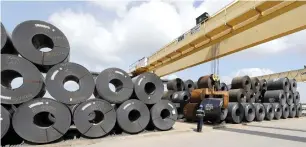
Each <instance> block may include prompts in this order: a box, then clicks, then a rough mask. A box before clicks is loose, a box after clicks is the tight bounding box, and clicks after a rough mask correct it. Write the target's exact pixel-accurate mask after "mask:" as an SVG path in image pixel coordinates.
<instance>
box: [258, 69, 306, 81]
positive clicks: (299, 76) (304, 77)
mask: <svg viewBox="0 0 306 147" xmlns="http://www.w3.org/2000/svg"><path fill="white" fill-rule="evenodd" d="M284 77H288V78H289V79H295V80H296V81H297V82H304V81H305V82H306V69H299V70H291V71H285V72H280V73H275V74H270V75H264V76H258V78H259V79H266V80H271V79H277V78H284Z"/></svg>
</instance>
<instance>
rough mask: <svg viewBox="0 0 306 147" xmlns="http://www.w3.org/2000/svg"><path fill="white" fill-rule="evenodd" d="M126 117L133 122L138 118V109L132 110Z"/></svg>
mask: <svg viewBox="0 0 306 147" xmlns="http://www.w3.org/2000/svg"><path fill="white" fill-rule="evenodd" d="M128 117H129V120H130V121H131V122H134V121H136V120H138V119H139V118H140V112H139V111H138V110H132V111H131V112H130V113H129V115H128Z"/></svg>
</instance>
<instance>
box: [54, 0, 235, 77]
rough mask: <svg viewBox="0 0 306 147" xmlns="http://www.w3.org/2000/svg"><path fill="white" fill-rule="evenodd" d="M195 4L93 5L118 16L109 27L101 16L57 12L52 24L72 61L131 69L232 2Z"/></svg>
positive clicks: (93, 67) (157, 1) (92, 66)
mask: <svg viewBox="0 0 306 147" xmlns="http://www.w3.org/2000/svg"><path fill="white" fill-rule="evenodd" d="M193 2H194V1H193V0H192V1H167V0H166V1H160V0H154V1H149V2H141V3H140V2H139V3H138V4H137V5H131V3H132V2H131V1H91V2H89V3H90V4H93V5H96V6H98V7H100V8H101V11H102V10H103V11H112V12H114V13H116V14H118V17H117V18H114V19H112V20H113V21H112V22H111V23H110V24H112V26H111V27H105V26H106V23H105V22H104V21H106V20H104V19H103V18H99V19H97V18H96V17H95V16H97V15H93V14H91V13H90V12H84V11H76V10H72V9H65V10H62V11H59V12H56V13H53V14H52V15H51V16H50V17H49V21H50V22H51V23H53V24H54V25H55V26H57V27H58V28H60V29H61V30H62V31H63V32H64V33H65V34H66V36H67V38H68V40H69V42H70V45H71V56H70V57H71V61H72V62H77V63H80V64H82V65H84V66H85V67H87V68H88V69H90V70H96V71H101V70H103V69H104V68H107V67H113V66H115V67H119V68H123V69H125V70H127V69H128V65H129V64H132V63H133V62H135V61H136V60H138V59H140V58H142V57H144V56H149V55H151V54H152V53H154V52H155V51H157V50H158V49H160V48H161V47H163V46H164V45H166V44H167V43H169V42H170V41H172V40H173V39H175V38H176V37H178V36H179V35H181V34H182V33H183V32H185V31H187V30H188V29H190V28H191V27H193V26H195V18H196V17H197V16H199V15H200V14H201V13H203V12H206V11H208V12H209V13H214V12H215V11H216V10H218V9H220V8H221V7H223V6H225V5H226V4H228V3H229V0H226V1H209V2H206V1H205V2H203V3H202V4H201V5H200V6H199V7H198V8H194V7H193ZM107 21H109V20H107ZM107 24H109V22H107Z"/></svg>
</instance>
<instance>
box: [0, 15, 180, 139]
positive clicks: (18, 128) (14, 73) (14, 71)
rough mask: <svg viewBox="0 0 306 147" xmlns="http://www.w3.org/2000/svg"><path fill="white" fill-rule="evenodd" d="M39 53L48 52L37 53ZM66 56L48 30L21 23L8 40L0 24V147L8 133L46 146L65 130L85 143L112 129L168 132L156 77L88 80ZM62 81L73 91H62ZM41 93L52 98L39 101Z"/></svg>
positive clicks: (120, 74) (167, 112) (112, 71)
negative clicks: (15, 83)
mask: <svg viewBox="0 0 306 147" xmlns="http://www.w3.org/2000/svg"><path fill="white" fill-rule="evenodd" d="M43 48H49V49H51V50H49V51H47V52H43V51H42V49H43ZM69 57H70V45H69V42H68V39H67V38H66V36H65V35H64V34H63V32H62V31H61V30H59V29H58V28H57V27H55V26H54V25H52V24H49V23H47V22H44V21H38V20H30V21H25V22H22V23H21V24H19V25H18V26H16V28H15V29H14V31H13V33H12V37H10V36H9V35H8V33H7V32H6V30H5V28H4V26H3V25H2V23H1V85H2V86H1V118H2V120H1V138H2V139H1V143H2V144H4V142H5V143H8V144H10V141H9V140H14V139H15V138H14V137H12V136H11V135H10V134H11V133H9V132H14V133H13V134H15V137H16V136H17V137H18V136H19V137H21V138H23V139H24V140H26V141H28V142H32V143H50V142H53V141H55V140H59V139H60V138H62V137H63V136H64V135H65V134H66V133H67V131H68V130H70V129H71V128H72V127H71V126H73V127H74V128H76V129H77V130H78V132H79V133H81V134H82V135H83V136H84V137H88V138H96V137H103V136H106V135H107V134H109V133H110V132H111V131H112V130H114V128H116V126H118V127H117V128H116V129H122V130H123V131H125V132H127V133H131V134H135V133H139V132H141V131H143V130H144V129H146V128H154V129H158V130H169V129H171V128H172V126H173V125H174V123H175V121H176V119H177V117H178V114H177V110H176V107H175V105H174V104H173V103H172V102H171V101H169V100H162V96H163V92H164V89H163V84H162V81H161V79H160V78H159V77H158V76H156V75H155V74H153V73H143V74H141V75H139V76H137V77H133V78H131V77H130V76H129V74H127V73H126V72H125V71H123V70H121V69H118V68H108V69H105V70H103V71H102V72H101V73H100V74H99V75H98V76H97V77H96V78H94V77H93V75H92V74H91V73H90V71H88V70H87V69H86V68H85V67H84V66H82V65H80V64H77V63H73V62H69ZM43 74H46V76H45V77H44V76H43ZM18 77H22V79H23V82H22V84H21V86H20V87H16V88H13V87H12V85H11V83H12V81H13V79H15V78H18ZM68 81H74V82H76V83H77V84H78V86H79V88H78V89H77V90H75V91H70V90H67V89H65V88H64V86H63V85H64V84H65V83H66V82H68ZM109 85H112V86H113V88H112V87H110V86H109ZM46 91H48V92H49V94H50V95H51V96H52V97H44V96H45V93H46ZM91 95H94V96H95V97H94V98H91ZM6 136H8V137H6Z"/></svg>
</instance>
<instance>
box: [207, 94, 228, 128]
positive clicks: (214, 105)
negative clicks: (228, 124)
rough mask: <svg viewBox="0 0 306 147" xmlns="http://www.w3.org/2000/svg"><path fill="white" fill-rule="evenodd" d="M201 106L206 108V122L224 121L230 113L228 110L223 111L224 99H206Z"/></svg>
mask: <svg viewBox="0 0 306 147" xmlns="http://www.w3.org/2000/svg"><path fill="white" fill-rule="evenodd" d="M201 105H202V106H203V108H204V112H205V116H204V120H206V121H210V122H216V123H218V122H220V121H223V120H224V119H225V117H226V115H227V112H228V111H227V109H222V106H223V99H219V98H206V99H204V100H203V101H202V102H201ZM225 113H226V114H225Z"/></svg>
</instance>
